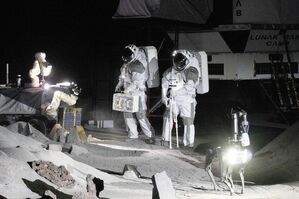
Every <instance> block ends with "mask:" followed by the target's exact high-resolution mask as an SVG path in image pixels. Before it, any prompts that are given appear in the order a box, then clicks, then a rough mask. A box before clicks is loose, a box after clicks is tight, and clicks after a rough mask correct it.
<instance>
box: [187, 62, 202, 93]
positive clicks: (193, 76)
mask: <svg viewBox="0 0 299 199" xmlns="http://www.w3.org/2000/svg"><path fill="white" fill-rule="evenodd" d="M185 76H186V83H185V89H186V90H187V91H188V92H193V90H194V88H196V83H197V82H198V79H199V72H198V70H197V69H196V68H195V67H193V66H191V67H189V68H187V69H186V70H185Z"/></svg>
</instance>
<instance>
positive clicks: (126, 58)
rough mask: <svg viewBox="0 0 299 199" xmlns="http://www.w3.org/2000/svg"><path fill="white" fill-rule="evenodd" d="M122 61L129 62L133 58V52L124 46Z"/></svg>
mask: <svg viewBox="0 0 299 199" xmlns="http://www.w3.org/2000/svg"><path fill="white" fill-rule="evenodd" d="M121 58H122V60H123V62H124V63H129V62H130V61H131V60H132V59H133V58H134V53H133V52H132V51H131V49H129V48H124V49H123V52H122V56H121Z"/></svg>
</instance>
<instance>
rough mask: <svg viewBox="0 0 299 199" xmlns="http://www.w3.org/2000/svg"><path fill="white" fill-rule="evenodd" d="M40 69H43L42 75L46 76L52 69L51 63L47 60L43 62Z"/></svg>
mask: <svg viewBox="0 0 299 199" xmlns="http://www.w3.org/2000/svg"><path fill="white" fill-rule="evenodd" d="M42 71H43V74H42V75H43V76H48V75H50V73H51V71H52V65H51V64H50V63H49V62H44V63H43V64H42Z"/></svg>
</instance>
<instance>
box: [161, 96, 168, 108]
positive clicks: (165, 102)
mask: <svg viewBox="0 0 299 199" xmlns="http://www.w3.org/2000/svg"><path fill="white" fill-rule="evenodd" d="M162 103H163V104H164V105H165V106H166V107H168V106H169V98H168V97H162Z"/></svg>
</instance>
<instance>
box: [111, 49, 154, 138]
mask: <svg viewBox="0 0 299 199" xmlns="http://www.w3.org/2000/svg"><path fill="white" fill-rule="evenodd" d="M122 60H123V66H122V67H121V69H120V76H119V81H118V84H117V86H116V88H115V92H120V91H122V90H123V92H124V93H126V94H130V95H133V96H139V110H138V112H136V113H130V112H124V119H125V124H126V127H127V130H128V137H129V138H138V130H137V122H136V118H137V120H138V122H139V124H140V127H141V129H142V131H143V133H144V134H145V135H146V136H147V137H149V138H150V139H149V140H151V142H152V141H153V138H154V129H153V127H152V126H151V124H150V123H149V121H148V118H147V117H146V110H147V105H146V100H147V96H146V93H145V92H146V89H147V87H146V81H147V79H148V70H147V68H146V67H147V60H146V55H145V53H144V51H143V50H142V49H140V48H138V47H137V46H135V45H133V44H131V45H128V46H126V47H125V48H124V51H123V53H122ZM135 114H136V118H135Z"/></svg>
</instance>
